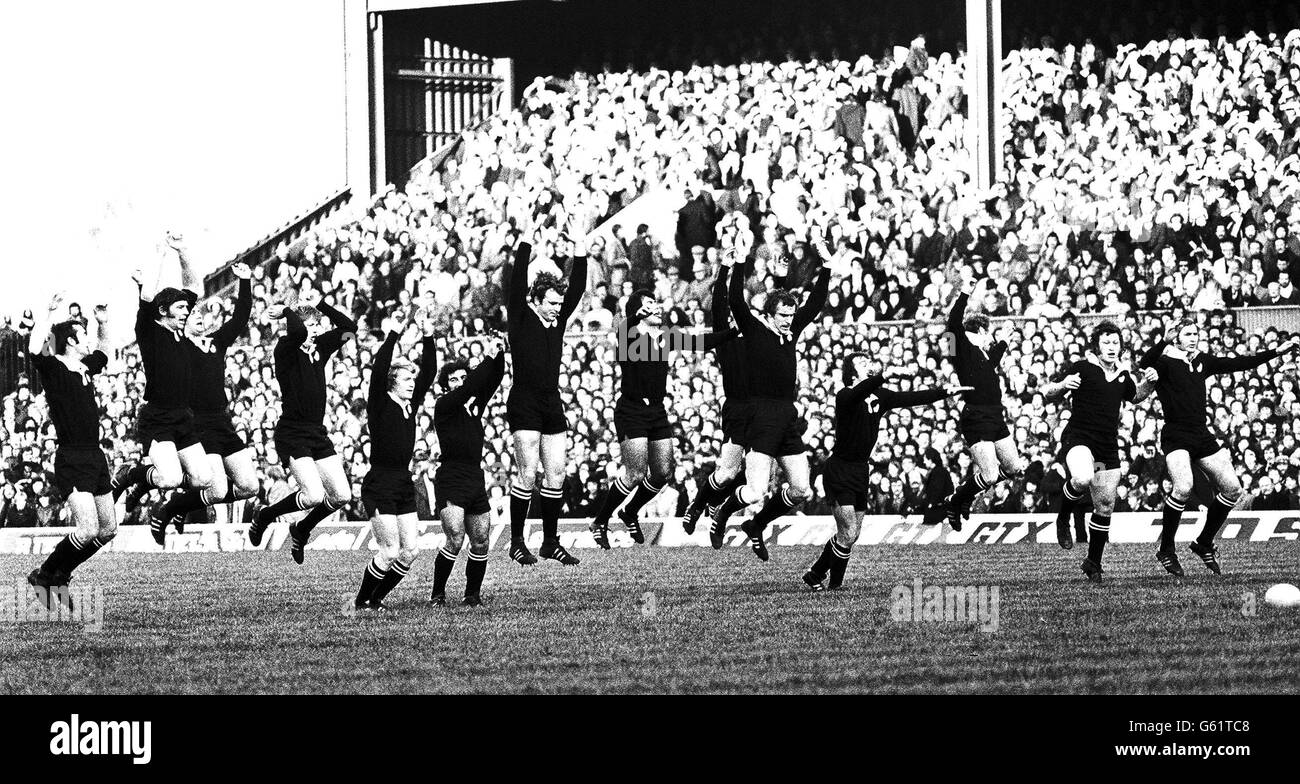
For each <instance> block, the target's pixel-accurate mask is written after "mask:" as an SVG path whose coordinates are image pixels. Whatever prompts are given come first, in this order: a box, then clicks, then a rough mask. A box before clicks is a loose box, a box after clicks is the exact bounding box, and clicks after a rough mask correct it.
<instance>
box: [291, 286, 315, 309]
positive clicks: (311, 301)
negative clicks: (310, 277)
mask: <svg viewBox="0 0 1300 784" xmlns="http://www.w3.org/2000/svg"><path fill="white" fill-rule="evenodd" d="M320 301H321V298H320V292H319V291H317V290H316V289H314V288H312V287H310V286H308V287H307V288H305V289H303V290H302V293H300V294H299V295H298V302H297V304H299V305H306V306H308V307H316V305H317V304H318V303H319V302H320ZM289 307H293V305H290V306H289Z"/></svg>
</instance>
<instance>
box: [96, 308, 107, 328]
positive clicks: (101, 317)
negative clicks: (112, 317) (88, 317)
mask: <svg viewBox="0 0 1300 784" xmlns="http://www.w3.org/2000/svg"><path fill="white" fill-rule="evenodd" d="M95 321H98V322H99V323H100V324H106V323H108V306H107V305H96V306H95Z"/></svg>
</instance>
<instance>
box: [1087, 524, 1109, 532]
mask: <svg viewBox="0 0 1300 784" xmlns="http://www.w3.org/2000/svg"><path fill="white" fill-rule="evenodd" d="M1088 530H1090V531H1109V530H1110V526H1109V525H1097V524H1096V523H1088Z"/></svg>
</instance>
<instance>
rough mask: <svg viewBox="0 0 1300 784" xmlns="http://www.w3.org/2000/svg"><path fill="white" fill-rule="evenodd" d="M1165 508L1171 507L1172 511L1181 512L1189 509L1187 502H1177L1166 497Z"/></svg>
mask: <svg viewBox="0 0 1300 784" xmlns="http://www.w3.org/2000/svg"><path fill="white" fill-rule="evenodd" d="M1165 506H1167V507H1169V508H1170V509H1178V510H1180V511H1181V510H1183V509H1186V508H1187V502H1185V501H1177V500H1175V499H1173V498H1168V497H1166V498H1165Z"/></svg>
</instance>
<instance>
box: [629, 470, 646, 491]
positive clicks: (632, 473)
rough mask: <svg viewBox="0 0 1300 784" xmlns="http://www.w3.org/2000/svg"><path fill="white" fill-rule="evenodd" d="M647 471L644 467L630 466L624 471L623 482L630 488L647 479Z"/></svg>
mask: <svg viewBox="0 0 1300 784" xmlns="http://www.w3.org/2000/svg"><path fill="white" fill-rule="evenodd" d="M647 473H648V472H647V471H646V470H645V469H644V468H629V469H627V470H625V471H624V472H623V484H625V485H627V486H628V488H629V489H630V488H633V487H636V486H637V485H639V484H641V483H642V482H644V481H645V478H646V474H647Z"/></svg>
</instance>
